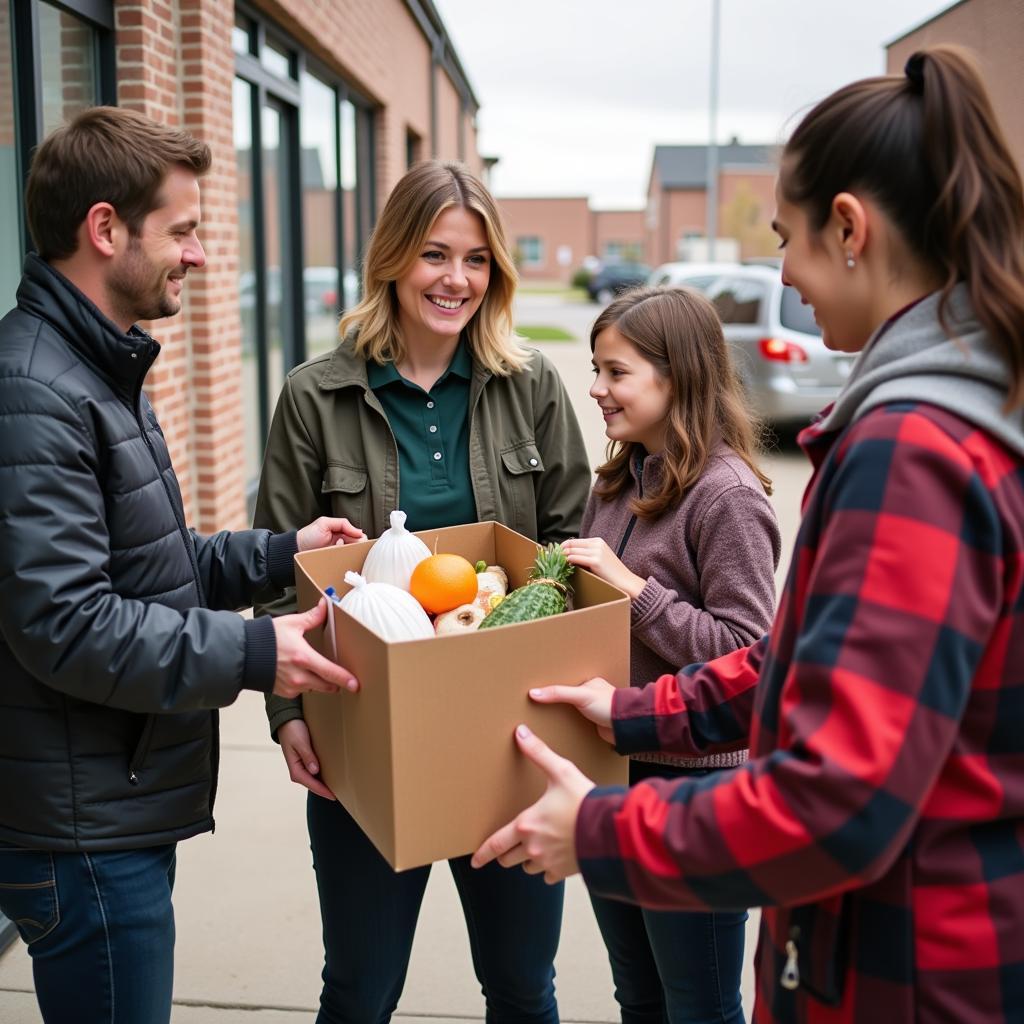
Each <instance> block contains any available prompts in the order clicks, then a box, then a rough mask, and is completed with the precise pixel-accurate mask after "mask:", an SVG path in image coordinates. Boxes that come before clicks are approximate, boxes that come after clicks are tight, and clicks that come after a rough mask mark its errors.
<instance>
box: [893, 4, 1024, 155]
mask: <svg viewBox="0 0 1024 1024" xmlns="http://www.w3.org/2000/svg"><path fill="white" fill-rule="evenodd" d="M937 43H956V44H958V45H960V46H966V47H969V48H970V49H971V50H973V51H974V54H975V56H976V57H977V58H978V63H979V65H980V66H981V71H982V74H983V75H984V76H985V84H986V85H987V86H988V89H989V92H990V93H991V95H992V101H993V103H994V104H995V108H996V113H997V114H998V115H999V120H1000V122H1001V123H1002V126H1003V131H1004V132H1005V133H1006V136H1007V141H1008V142H1009V145H1010V149H1011V151H1012V152H1013V155H1014V156H1015V157H1016V159H1017V166H1018V167H1019V168H1020V169H1021V173H1022V174H1024V117H1022V116H1021V112H1020V107H1019V106H1018V104H1019V103H1020V97H1021V94H1022V93H1024V0H961V2H960V3H956V4H953V5H952V6H951V7H947V8H946V9H945V10H943V11H940V12H939V13H938V14H936V15H935V17H933V18H931V19H929V20H928V21H926V22H924V23H923V24H921V25H918V26H917V28H914V29H911V30H910V31H909V32H906V33H904V34H903V35H901V36H899V37H898V38H897V39H894V40H893V41H892V42H891V43H889V44H888V46H886V71H887V72H888V73H889V74H893V75H897V74H900V73H902V71H903V65H904V64H906V62H907V58H908V57H909V56H910V55H911V54H912V53H913V52H914V51H915V50H920V49H921V48H922V47H925V46H934V45H935V44H937Z"/></svg>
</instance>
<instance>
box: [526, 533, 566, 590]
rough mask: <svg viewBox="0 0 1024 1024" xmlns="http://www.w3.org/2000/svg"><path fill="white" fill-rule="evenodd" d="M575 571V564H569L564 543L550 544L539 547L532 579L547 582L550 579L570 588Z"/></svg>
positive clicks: (531, 572)
mask: <svg viewBox="0 0 1024 1024" xmlns="http://www.w3.org/2000/svg"><path fill="white" fill-rule="evenodd" d="M574 571H575V566H573V565H570V564H569V560H568V559H567V558H566V557H565V552H564V551H563V550H562V545H561V544H548V545H547V547H543V548H539V549H538V551H537V557H536V559H535V560H534V563H533V568H532V569H531V570H530V581H531V582H541V581H543V582H545V583H546V582H549V581H550V582H552V583H555V584H556V585H558V586H561V587H566V588H567V589H568V583H569V577H570V576H572V574H573V572H574Z"/></svg>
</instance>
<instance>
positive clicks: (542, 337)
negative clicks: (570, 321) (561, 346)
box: [516, 324, 576, 341]
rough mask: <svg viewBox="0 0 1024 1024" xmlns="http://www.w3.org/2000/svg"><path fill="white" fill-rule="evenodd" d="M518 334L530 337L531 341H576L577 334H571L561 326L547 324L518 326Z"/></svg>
mask: <svg viewBox="0 0 1024 1024" xmlns="http://www.w3.org/2000/svg"><path fill="white" fill-rule="evenodd" d="M516 334H519V335H522V337H524V338H529V339H530V341H575V340H576V335H575V334H570V333H569V332H568V331H566V330H563V329H562V328H561V327H547V326H545V325H543V324H542V325H540V326H536V325H530V326H527V327H517V328H516Z"/></svg>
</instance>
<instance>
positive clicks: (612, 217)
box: [591, 210, 645, 262]
mask: <svg viewBox="0 0 1024 1024" xmlns="http://www.w3.org/2000/svg"><path fill="white" fill-rule="evenodd" d="M591 217H592V218H593V226H592V229H591V230H592V238H593V247H594V255H595V256H597V257H598V258H600V259H604V254H605V247H606V246H607V245H608V243H610V242H614V243H617V244H619V245H620V246H622V245H625V246H627V247H628V248H630V249H632V250H633V252H634V253H635V256H636V258H637V259H638V260H639V261H641V262H642V261H643V260H644V257H645V253H644V232H645V228H644V219H645V213H644V211H643V210H594V211H593V213H592V214H591Z"/></svg>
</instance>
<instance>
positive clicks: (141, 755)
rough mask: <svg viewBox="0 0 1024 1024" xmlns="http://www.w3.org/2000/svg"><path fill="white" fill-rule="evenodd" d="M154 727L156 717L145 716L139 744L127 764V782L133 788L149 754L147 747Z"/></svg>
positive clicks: (137, 782)
mask: <svg viewBox="0 0 1024 1024" xmlns="http://www.w3.org/2000/svg"><path fill="white" fill-rule="evenodd" d="M155 725H156V715H146V724H145V725H143V727H142V734H141V735H140V736H139V742H138V743H137V744H136V745H135V753H134V754H132V758H131V761H129V762H128V782H129V783H130V784H131V785H133V786H137V785H138V784H139V774H138V773H139V770H140V769H141V768H142V766H143V764H145V761H146V755H147V754H148V753H149V745H150V743H151V742H152V739H153V728H154V726H155Z"/></svg>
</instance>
